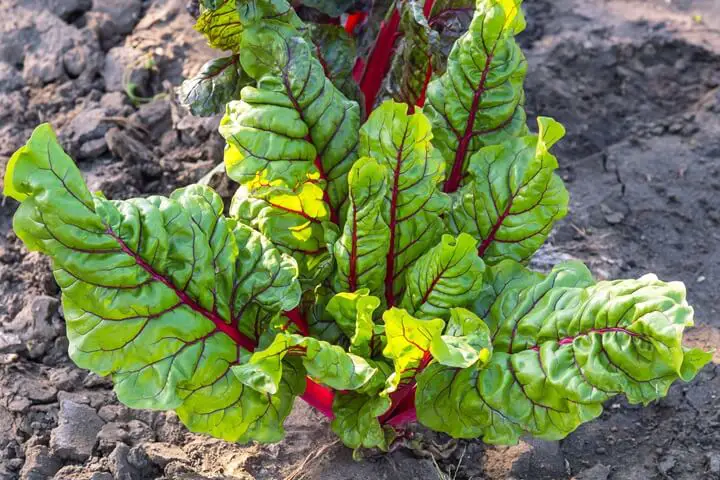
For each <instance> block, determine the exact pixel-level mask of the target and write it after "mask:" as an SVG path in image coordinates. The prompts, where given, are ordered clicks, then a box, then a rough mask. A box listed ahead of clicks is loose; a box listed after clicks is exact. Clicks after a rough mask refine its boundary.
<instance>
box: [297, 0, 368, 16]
mask: <svg viewBox="0 0 720 480" xmlns="http://www.w3.org/2000/svg"><path fill="white" fill-rule="evenodd" d="M355 1H356V0H303V2H302V3H303V5H306V6H308V7H312V8H315V9H317V10H320V11H321V12H323V13H326V14H328V15H330V16H331V17H339V16H340V15H342V14H343V13H345V12H347V11H348V9H349V8H350V7H352V5H353V4H354V3H355Z"/></svg>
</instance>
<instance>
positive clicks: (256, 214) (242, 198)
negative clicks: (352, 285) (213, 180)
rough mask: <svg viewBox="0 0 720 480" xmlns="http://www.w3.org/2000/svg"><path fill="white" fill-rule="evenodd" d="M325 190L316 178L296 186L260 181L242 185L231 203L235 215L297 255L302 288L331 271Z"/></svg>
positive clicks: (311, 284) (232, 214) (279, 246)
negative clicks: (326, 240)
mask: <svg viewBox="0 0 720 480" xmlns="http://www.w3.org/2000/svg"><path fill="white" fill-rule="evenodd" d="M323 193H324V192H323V190H322V188H320V186H319V185H318V184H317V183H315V182H313V181H307V182H305V183H302V184H299V185H298V186H297V187H295V188H294V189H289V188H285V187H283V186H280V185H277V186H273V185H269V184H263V183H262V182H260V181H258V182H251V183H248V184H246V185H243V186H240V188H238V190H237V192H236V193H235V195H234V197H233V201H232V204H231V205H230V215H231V216H232V217H233V218H237V219H239V220H240V221H241V222H243V223H245V224H246V225H250V226H252V227H253V228H255V229H257V230H259V231H260V232H261V233H262V234H263V235H265V236H267V237H269V238H272V240H273V244H274V245H275V246H276V247H277V248H278V249H279V250H280V251H282V252H284V253H287V254H288V255H291V256H292V257H293V258H295V260H296V261H297V263H298V267H299V269H300V277H299V278H300V282H301V284H302V286H303V290H310V289H312V288H314V287H315V286H316V285H317V284H318V283H319V282H321V281H323V280H324V279H325V278H326V277H327V275H329V273H330V271H329V268H330V267H331V265H330V264H331V259H330V258H329V257H330V255H329V253H328V251H327V248H326V246H325V229H324V227H323V222H326V221H327V220H329V219H330V218H329V217H330V216H329V211H328V207H327V204H326V203H325V201H324V200H323Z"/></svg>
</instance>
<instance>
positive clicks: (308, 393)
mask: <svg viewBox="0 0 720 480" xmlns="http://www.w3.org/2000/svg"><path fill="white" fill-rule="evenodd" d="M300 398H302V399H303V400H305V402H307V404H308V405H310V406H311V407H313V408H315V409H316V410H318V411H319V412H320V413H322V414H323V415H325V416H326V417H328V418H329V419H331V420H332V419H333V418H335V414H334V413H333V411H332V404H333V399H334V398H335V393H334V392H333V391H332V390H330V389H329V388H327V387H326V386H324V385H320V384H319V383H315V382H314V381H313V380H311V379H310V378H309V377H308V378H306V379H305V393H303V394H302V396H301V397H300Z"/></svg>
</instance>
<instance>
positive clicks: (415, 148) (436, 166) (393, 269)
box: [359, 101, 448, 306]
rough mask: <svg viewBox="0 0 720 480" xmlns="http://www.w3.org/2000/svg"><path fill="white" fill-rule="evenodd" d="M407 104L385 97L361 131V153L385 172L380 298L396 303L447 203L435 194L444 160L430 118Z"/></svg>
mask: <svg viewBox="0 0 720 480" xmlns="http://www.w3.org/2000/svg"><path fill="white" fill-rule="evenodd" d="M407 108H408V107H407V105H406V104H402V103H394V102H392V101H388V102H385V103H383V104H382V105H381V106H380V107H378V108H376V109H375V110H374V111H373V113H372V114H371V115H370V118H369V119H368V121H367V122H366V123H365V125H363V127H362V130H361V131H360V148H359V150H360V155H362V156H369V157H372V158H375V159H376V160H377V161H378V162H379V163H380V164H381V165H383V166H384V167H386V168H387V169H388V170H389V171H390V179H389V188H388V189H387V194H386V196H385V198H386V207H385V210H384V213H383V216H384V218H385V221H386V223H387V224H388V227H389V229H390V240H389V250H388V253H387V273H386V275H385V298H386V301H387V304H388V306H393V305H394V304H395V299H396V298H399V297H400V296H401V294H402V293H403V292H404V290H405V272H406V271H407V270H408V269H409V268H410V266H411V265H412V264H413V263H414V262H415V260H417V259H418V258H420V256H422V255H423V254H424V253H425V252H427V251H428V250H429V249H430V248H431V247H433V246H434V245H435V244H436V243H437V242H438V241H439V240H440V236H441V235H442V231H443V224H442V220H441V218H440V215H441V214H442V213H443V212H444V211H445V210H446V208H447V206H448V201H447V197H446V196H445V195H443V194H442V193H440V192H438V190H437V184H438V183H439V182H440V181H441V180H442V176H443V170H444V167H443V163H442V159H441V158H440V156H439V155H438V153H437V151H436V150H434V149H433V147H432V145H431V143H430V140H431V139H432V132H431V128H430V122H429V121H428V119H427V118H426V117H425V116H424V115H423V114H422V113H419V112H418V113H415V114H413V115H408V114H407Z"/></svg>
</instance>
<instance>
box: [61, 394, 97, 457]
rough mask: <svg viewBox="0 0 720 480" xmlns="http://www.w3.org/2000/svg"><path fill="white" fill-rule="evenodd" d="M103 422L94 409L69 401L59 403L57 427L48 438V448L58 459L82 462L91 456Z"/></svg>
mask: <svg viewBox="0 0 720 480" xmlns="http://www.w3.org/2000/svg"><path fill="white" fill-rule="evenodd" d="M103 425H104V422H103V421H102V419H101V418H100V417H98V415H97V413H96V412H95V409H94V408H91V407H89V406H87V405H82V404H79V403H75V402H72V401H69V400H63V401H61V402H60V414H59V416H58V426H57V427H56V428H55V429H53V431H52V434H51V436H50V447H51V448H52V450H53V452H54V453H56V454H57V455H58V456H59V457H60V458H63V459H66V460H77V461H80V462H84V461H85V460H87V459H88V458H90V455H92V451H93V448H94V447H95V443H96V437H97V434H98V432H100V429H101V428H102V427H103Z"/></svg>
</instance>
